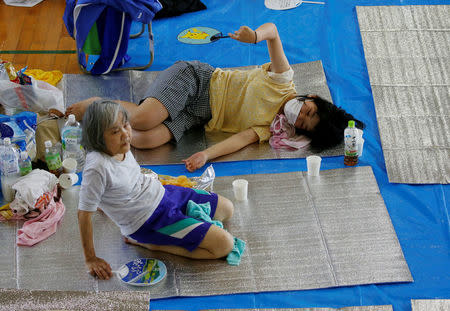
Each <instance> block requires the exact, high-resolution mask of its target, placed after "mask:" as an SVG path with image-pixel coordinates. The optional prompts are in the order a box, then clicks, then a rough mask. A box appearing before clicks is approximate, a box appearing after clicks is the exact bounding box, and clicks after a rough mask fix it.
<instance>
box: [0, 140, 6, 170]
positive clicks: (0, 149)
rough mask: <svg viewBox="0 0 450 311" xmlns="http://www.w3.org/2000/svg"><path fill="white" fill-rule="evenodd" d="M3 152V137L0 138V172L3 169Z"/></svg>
mask: <svg viewBox="0 0 450 311" xmlns="http://www.w3.org/2000/svg"><path fill="white" fill-rule="evenodd" d="M4 153H5V146H4V143H3V139H1V138H0V174H1V172H2V171H3V155H4Z"/></svg>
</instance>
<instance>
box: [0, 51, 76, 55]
mask: <svg viewBox="0 0 450 311" xmlns="http://www.w3.org/2000/svg"><path fill="white" fill-rule="evenodd" d="M76 52H77V51H75V50H11V51H0V54H75V53H76Z"/></svg>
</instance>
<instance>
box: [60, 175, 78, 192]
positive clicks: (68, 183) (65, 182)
mask: <svg viewBox="0 0 450 311" xmlns="http://www.w3.org/2000/svg"><path fill="white" fill-rule="evenodd" d="M77 182H78V175H77V174H74V173H70V174H61V176H59V184H60V185H61V187H63V188H64V189H69V188H70V187H72V186H73V185H75V184H76V183H77Z"/></svg>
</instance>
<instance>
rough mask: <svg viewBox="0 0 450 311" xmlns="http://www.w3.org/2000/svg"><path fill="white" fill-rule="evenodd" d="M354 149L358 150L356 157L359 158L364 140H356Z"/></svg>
mask: <svg viewBox="0 0 450 311" xmlns="http://www.w3.org/2000/svg"><path fill="white" fill-rule="evenodd" d="M356 147H357V149H358V157H361V156H362V153H363V150H364V138H360V139H359V140H358V142H357V143H356Z"/></svg>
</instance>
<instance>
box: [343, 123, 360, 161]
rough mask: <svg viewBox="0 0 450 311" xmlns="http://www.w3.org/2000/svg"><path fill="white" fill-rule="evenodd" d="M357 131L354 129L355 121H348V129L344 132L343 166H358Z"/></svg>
mask: <svg viewBox="0 0 450 311" xmlns="http://www.w3.org/2000/svg"><path fill="white" fill-rule="evenodd" d="M357 137H358V130H357V129H356V127H355V121H353V120H350V121H348V127H347V128H346V129H345V131H344V143H345V147H344V148H345V149H344V150H345V154H344V164H345V165H348V166H355V165H356V164H358V145H357Z"/></svg>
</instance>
